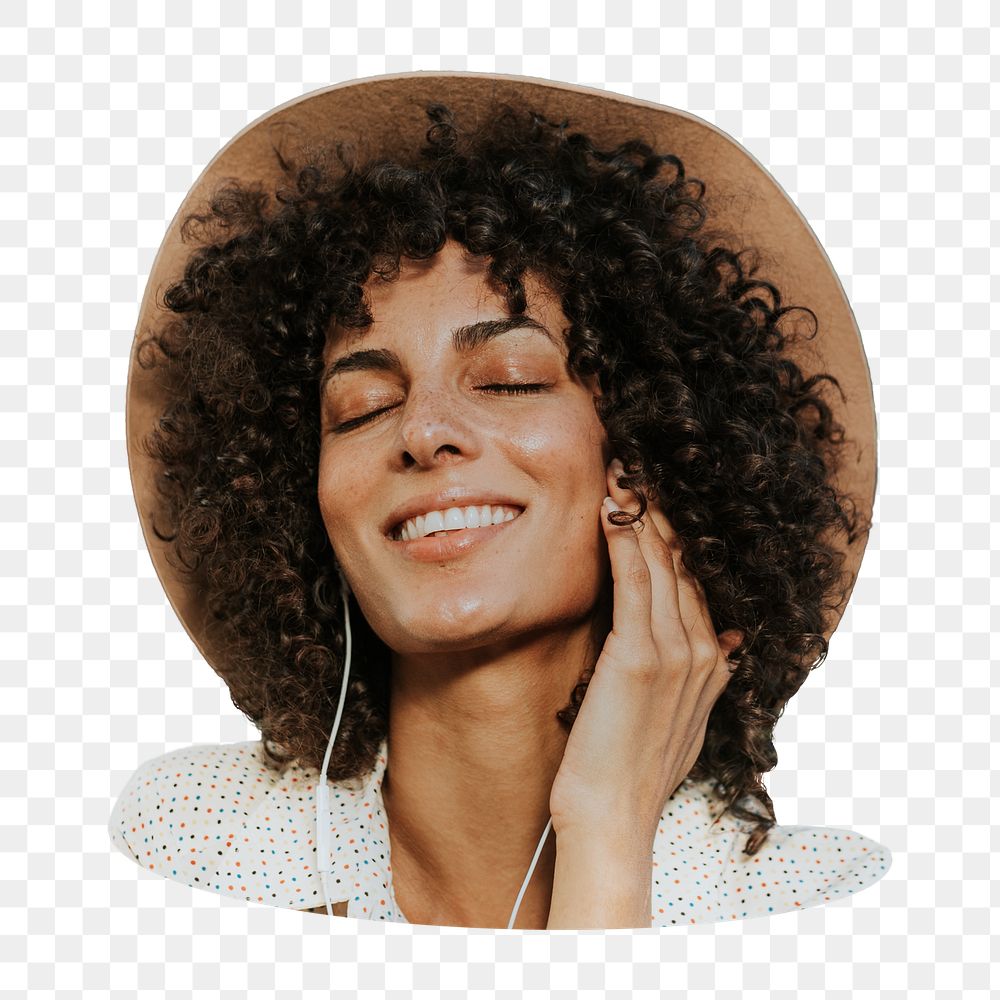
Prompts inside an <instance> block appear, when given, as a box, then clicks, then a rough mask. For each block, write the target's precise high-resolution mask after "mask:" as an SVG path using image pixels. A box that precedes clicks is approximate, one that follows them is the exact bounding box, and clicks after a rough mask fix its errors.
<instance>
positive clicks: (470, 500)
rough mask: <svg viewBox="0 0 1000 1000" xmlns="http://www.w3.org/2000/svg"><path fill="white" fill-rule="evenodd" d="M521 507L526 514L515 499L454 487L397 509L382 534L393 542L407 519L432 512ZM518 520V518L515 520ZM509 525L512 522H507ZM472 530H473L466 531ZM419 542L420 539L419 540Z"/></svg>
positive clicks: (481, 529)
mask: <svg viewBox="0 0 1000 1000" xmlns="http://www.w3.org/2000/svg"><path fill="white" fill-rule="evenodd" d="M484 504H489V505H490V506H491V507H500V506H505V507H519V508H520V509H521V512H522V513H523V512H524V506H525V505H524V504H523V503H521V501H520V500H515V499H514V498H513V497H510V496H504V495H503V494H500V493H484V492H481V491H476V490H473V489H470V488H469V487H464V486H453V487H451V488H450V489H447V490H440V491H439V492H437V493H421V494H419V495H418V496H415V497H410V499H409V500H407V501H405V502H404V503H401V504H400V505H399V506H398V507H396V508H395V509H394V510H393V511H392V512H391V513H390V514H389V515H388V517H387V518H386V519H385V521H383V522H382V534H383V535H384V536H385V537H386V538H388V539H389V540H390V541H392V534H393V532H394V531H395V530H396V528H397V527H399V526H400V525H401V524H402V523H403V522H404V521H405V520H406V519H407V518H410V517H416V515H417V514H425V513H427V511H431V510H447V508H449V507H482V506H483V505H484ZM515 520H517V518H515ZM506 523H507V524H511V523H512V522H510V521H507V522H506ZM466 530H472V529H466ZM474 530H476V531H484V532H485V531H488V530H489V529H487V528H476V529H474ZM418 540H419V539H418Z"/></svg>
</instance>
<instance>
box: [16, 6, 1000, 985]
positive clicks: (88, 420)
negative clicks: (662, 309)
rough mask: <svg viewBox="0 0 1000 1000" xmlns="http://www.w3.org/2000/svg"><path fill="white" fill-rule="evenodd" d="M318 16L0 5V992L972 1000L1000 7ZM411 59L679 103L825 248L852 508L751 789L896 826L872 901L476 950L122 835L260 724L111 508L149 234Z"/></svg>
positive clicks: (983, 822)
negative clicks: (849, 532) (355, 83)
mask: <svg viewBox="0 0 1000 1000" xmlns="http://www.w3.org/2000/svg"><path fill="white" fill-rule="evenodd" d="M327 6H328V5H325V4H315V5H313V4H309V5H303V4H302V3H301V2H290V0H282V2H281V3H277V4H274V5H273V6H272V5H271V4H266V5H265V4H254V5H253V13H252V18H253V20H252V21H251V22H250V23H248V22H247V15H246V13H245V11H244V9H243V5H242V4H239V3H235V2H229V3H222V4H221V5H220V4H217V3H213V2H209V0H199V2H197V3H192V2H190V0H172V2H170V3H166V4H165V3H162V2H160V3H145V4H142V5H141V8H142V14H141V18H142V20H141V21H139V22H138V23H137V20H136V17H137V15H136V12H135V10H134V5H133V4H131V3H126V2H123V0H112V2H111V3H107V2H105V3H96V2H95V3H93V4H90V3H88V4H86V5H82V4H81V3H79V2H76V3H74V2H69V0H67V2H59V3H58V4H54V3H53V2H52V0H31V2H30V3H28V2H25V0H20V2H17V0H5V2H4V3H3V4H2V5H0V47H2V56H0V79H2V86H0V200H2V210H0V303H2V305H0V331H2V333H0V358H2V360H0V372H2V375H0V386H2V388H0V413H2V419H0V466H2V467H3V471H2V474H0V623H2V628H3V633H4V636H3V640H2V648H0V658H2V661H3V662H2V670H0V686H2V689H3V690H2V692H0V738H2V740H3V744H4V746H3V751H2V761H3V764H2V768H3V770H2V792H3V797H4V801H3V818H2V826H0V830H2V849H3V863H4V867H3V871H2V873H0V878H2V886H0V919H2V921H3V926H2V934H0V962H2V968H0V985H2V988H3V989H4V990H5V991H9V993H8V992H4V994H3V995H4V996H8V995H10V996H14V995H20V994H21V993H22V992H23V991H32V992H36V991H37V992H46V993H48V991H52V990H54V991H58V992H57V994H56V995H57V996H60V997H71V996H76V995H77V994H78V993H81V992H93V993H96V994H102V995H106V994H107V993H108V992H109V991H116V993H115V995H117V996H122V997H124V996H131V995H133V994H135V993H136V992H139V991H141V994H142V995H143V996H162V995H164V994H167V992H168V991H170V993H169V995H172V996H188V995H190V994H191V993H194V992H200V991H202V990H204V991H206V992H215V991H216V990H219V989H221V990H222V991H224V992H223V995H224V996H227V995H228V996H233V997H236V996H240V995H242V994H243V993H244V992H246V991H248V990H258V989H263V990H266V991H268V992H277V993H278V995H280V996H287V997H292V996H298V995H300V994H301V993H303V992H307V991H309V992H312V991H314V990H315V991H318V992H320V993H322V994H323V995H327V994H329V995H331V996H335V997H348V996H355V995H388V996H392V997H409V996H432V995H442V994H443V995H445V996H452V997H460V996H462V997H464V996H466V995H469V996H474V997H479V996H509V997H515V996H520V995H522V994H523V995H525V996H529V997H532V996H542V995H548V994H549V991H553V992H552V995H555V996H565V997H570V996H576V995H579V996H582V997H590V996H597V995H611V996H621V997H625V996H626V995H628V994H630V993H634V994H635V995H636V996H639V997H645V996H675V997H682V996H685V995H687V994H689V993H693V994H700V995H704V994H705V993H714V994H715V995H718V996H720V997H732V998H736V997H740V998H743V997H763V996H773V997H779V998H789V1000H790V998H798V997H808V996H820V995H822V996H829V997H838V998H840V997H842V998H848V997H852V996H870V995H875V994H880V995H884V996H888V997H900V998H902V997H904V996H905V997H911V996H931V995H933V996H941V997H956V998H957V997H959V996H960V995H963V996H976V995H978V996H985V995H986V994H987V992H988V988H989V986H990V984H991V979H992V981H993V982H994V983H995V982H996V979H997V975H996V973H997V966H996V965H995V964H993V965H991V964H990V948H991V944H992V945H993V952H994V954H996V953H997V937H996V935H995V934H993V935H991V927H990V923H991V919H990V918H991V916H992V907H993V906H994V905H995V903H996V899H997V896H996V887H997V882H996V881H995V879H996V877H997V872H996V866H995V864H994V863H993V859H992V857H991V848H993V846H994V844H995V842H996V840H995V837H994V835H993V831H992V822H993V820H994V817H995V810H994V809H993V807H992V803H991V793H993V792H995V791H996V789H997V783H996V780H995V774H994V768H995V765H996V755H995V754H994V752H993V751H992V748H991V744H990V737H991V734H993V733H995V721H994V718H993V709H994V705H995V700H994V698H993V696H992V692H991V689H990V683H989V680H990V678H989V671H990V661H991V656H992V654H993V651H994V646H993V643H992V642H991V640H992V638H993V635H992V631H993V630H994V629H995V628H996V624H997V618H996V616H995V615H994V614H993V613H992V611H993V608H992V605H993V597H994V595H995V593H996V590H995V588H994V587H993V585H992V577H993V576H994V575H996V571H997V568H998V561H997V558H996V554H995V552H994V551H993V549H994V546H995V539H996V533H995V532H994V531H992V530H991V526H992V521H993V520H994V519H995V516H996V511H997V506H996V504H995V502H994V501H993V500H992V497H993V494H994V492H995V489H994V487H995V486H996V485H997V477H996V474H995V473H993V472H992V471H991V466H992V464H993V463H994V462H996V461H997V451H996V449H995V447H993V446H992V439H993V438H994V437H995V436H996V432H997V430H998V427H997V422H996V419H995V418H994V415H993V414H994V411H995V410H996V408H997V404H998V403H1000V398H998V395H997V391H996V390H995V389H994V388H993V382H994V375H995V371H996V369H995V368H994V367H993V366H994V360H993V357H992V354H993V352H995V351H996V347H995V345H991V342H990V341H991V329H992V327H994V326H995V325H996V317H997V309H996V306H995V305H994V302H993V301H992V299H995V298H996V297H997V294H996V293H997V285H996V283H995V279H993V278H992V275H993V273H994V272H995V271H996V269H997V267H996V265H997V263H998V260H997V254H996V253H995V252H994V251H993V250H992V247H991V243H993V242H996V239H997V220H996V202H995V200H994V198H993V197H992V188H994V187H995V186H996V182H997V174H996V172H995V171H996V169H997V168H995V167H993V166H992V164H993V163H994V161H995V160H996V159H997V157H998V154H1000V148H998V145H997V142H996V140H995V139H994V138H991V135H993V134H995V133H996V132H997V117H996V113H991V110H990V109H991V108H992V107H994V106H1000V101H998V97H1000V94H998V93H997V87H996V84H994V83H992V82H991V80H994V79H996V78H997V76H998V74H997V58H998V57H997V56H996V55H994V54H993V53H994V48H995V46H994V43H995V41H996V40H997V29H996V27H993V26H991V24H990V20H991V18H992V19H993V20H994V23H995V22H996V18H997V13H996V10H997V8H996V7H994V8H993V10H992V11H991V9H990V5H989V4H988V3H986V2H979V3H969V4H962V3H958V2H944V3H940V4H937V5H933V4H930V3H926V2H924V3H913V2H911V3H904V2H902V0H899V2H894V3H882V4H880V3H877V2H873V0H860V2H856V3H849V2H840V0H834V2H830V3H826V4H823V3H819V2H816V3H810V4H795V3H793V2H790V0H785V2H776V3H773V4H770V5H762V4H758V3H746V4H740V3H738V2H723V0H718V2H714V3H713V2H710V0H694V2H691V3H688V4H684V3H670V4H663V5H662V7H663V8H665V9H664V10H663V11H661V10H660V7H661V5H660V4H658V3H646V2H643V3H639V2H636V3H632V4H630V3H628V2H625V0H616V2H614V3H608V4H607V5H605V4H603V3H580V4H576V3H570V2H565V0H551V2H546V0H528V2H522V0H497V2H496V3H495V4H494V3H492V2H490V3H474V4H468V5H466V4H463V3H459V2H455V0H441V2H440V4H438V3H421V2H412V3H396V2H388V3H383V2H370V0H364V2H338V3H335V4H332V5H329V6H333V7H334V8H335V12H334V14H333V15H332V16H331V15H330V13H329V11H328V10H327V9H326V8H327ZM666 8H669V9H666ZM81 9H85V11H86V13H82V12H81ZM85 18H86V19H85ZM431 68H441V69H471V70H482V71H498V72H508V73H525V74H529V75H534V76H541V77H548V78H554V79H560V80H568V81H576V82H579V83H581V84H586V85H592V86H603V87H606V88H608V89H611V90H615V91H619V92H621V93H625V94H633V95H636V96H638V97H644V98H649V99H652V100H656V101H661V102H662V103H665V104H669V105H673V106H676V107H680V108H685V109H688V110H690V111H692V112H694V113H695V114H697V115H700V116H702V117H704V118H706V119H708V120H709V121H712V122H715V123H716V124H718V125H719V126H721V127H722V128H723V129H725V130H726V131H728V132H729V133H730V134H732V135H733V136H735V137H736V138H737V139H739V140H740V141H741V142H743V143H744V144H745V145H746V146H747V147H749V149H750V150H751V151H752V152H753V153H754V154H755V155H756V156H757V157H758V158H759V159H760V160H761V161H762V162H763V163H764V164H765V165H766V166H768V167H769V169H770V170H771V171H772V172H773V173H774V174H775V176H776V177H777V178H778V180H779V181H780V182H781V183H782V184H783V185H784V187H785V188H786V190H787V191H788V192H789V193H790V195H791V196H792V197H793V199H794V200H795V201H796V202H797V204H798V205H799V206H800V207H801V209H802V210H803V212H804V213H805V215H806V217H807V218H808V219H809V221H810V222H811V224H812V225H813V227H814V228H815V230H816V233H817V235H818V236H819V238H820V239H821V241H822V242H823V244H824V246H825V247H826V248H827V251H828V252H829V254H830V257H831V259H832V260H833V263H834V265H835V267H836V268H837V271H838V272H839V274H840V275H841V278H842V280H843V282H844V285H845V287H846V290H847V293H848V296H849V298H850V300H851V302H852V303H853V306H854V309H855V312H856V315H857V318H858V321H859V324H860V326H861V329H862V331H863V335H864V342H865V345H866V348H867V351H868V354H869V358H870V362H871V372H872V378H873V381H874V383H875V398H876V405H877V409H878V413H879V433H880V443H879V452H880V474H879V494H878V499H877V504H876V509H875V520H876V528H875V530H874V532H873V534H872V536H871V541H870V544H869V546H868V550H867V554H866V557H865V561H864V565H863V567H862V572H861V578H860V580H859V582H858V584H857V587H856V589H855V592H854V597H853V600H852V603H851V606H850V608H849V610H848V612H847V614H846V616H845V618H844V621H843V624H842V625H841V627H840V629H839V631H838V632H837V633H836V635H835V637H834V639H833V642H832V644H831V651H830V656H829V659H828V660H827V662H826V663H825V664H824V666H823V667H821V668H820V669H819V670H818V671H816V672H815V673H814V674H813V675H812V677H811V678H810V680H809V682H808V684H807V686H806V688H805V689H803V691H802V692H800V694H799V696H798V697H797V698H796V699H795V700H794V702H793V703H792V705H791V706H790V707H789V709H788V711H787V712H786V713H785V715H784V717H783V718H782V720H781V722H780V724H779V726H778V748H779V753H780V757H781V760H780V764H779V766H778V768H777V770H776V771H775V772H774V773H773V774H772V775H771V776H770V779H769V788H770V791H771V794H772V796H773V798H774V800H775V804H776V808H777V813H778V819H779V822H781V823H786V824H787V823H804V824H811V825H825V826H840V827H850V828H853V829H856V830H858V831H860V832H862V833H864V834H866V835H868V836H871V837H873V838H875V839H876V840H878V841H880V842H882V843H884V844H886V845H888V846H889V847H890V848H891V849H892V851H893V852H894V861H893V866H892V869H891V871H890V872H889V874H888V875H887V876H885V878H884V879H883V880H882V881H881V882H879V883H878V884H877V885H876V886H874V887H872V888H870V889H867V890H865V891H864V892H862V893H860V894H859V895H857V896H853V897H850V898H848V899H846V900H843V901H839V902H836V903H833V904H829V905H826V906H823V907H817V908H814V909H809V910H806V911H803V912H800V913H793V914H781V915H778V916H775V917H771V918H766V919H756V920H749V921H743V922H734V923H732V924H722V925H714V924H713V925H703V926H695V927H690V928H687V929H678V930H676V931H675V930H670V931H666V930H662V931H648V932H647V931H609V932H580V933H575V932H556V933H551V934H546V933H537V932H536V933H530V932H529V933H525V932H516V931H515V932H506V931H478V930H462V929H449V928H440V929H439V928H428V927H419V926H418V927H411V926H404V925H382V924H368V923H364V922H360V923H356V922H354V921H348V920H335V921H332V922H328V921H325V920H320V919H318V918H311V917H305V916H303V915H301V914H297V913H293V912H288V911H280V910H275V909H272V908H270V907H264V906H247V905H246V904H243V903H235V902H233V901H231V900H227V899H224V898H222V897H217V896H215V895H214V894H209V893H205V892H196V891H193V890H190V889H187V888H185V887H183V886H180V885H177V884H175V883H172V882H168V881H164V880H162V879H160V878H159V877H156V876H153V875H149V874H147V873H145V872H143V871H141V870H140V869H139V868H138V867H137V866H135V865H134V864H131V863H130V862H129V861H128V860H127V859H125V858H124V857H122V856H121V855H118V854H117V853H113V852H112V848H111V846H110V844H109V842H108V836H107V832H106V828H105V825H106V823H107V819H108V816H109V812H110V809H111V805H112V802H113V800H114V798H115V797H116V796H117V794H118V793H119V791H120V790H121V788H122V787H123V785H124V783H125V780H126V779H127V777H128V776H129V775H130V774H131V773H132V771H133V770H134V769H135V768H136V767H137V766H138V765H139V764H141V763H142V762H144V761H145V760H148V759H149V758H150V757H153V756H155V755H158V754H160V753H163V752H165V751H167V750H170V749H174V748H177V747H181V746H186V745H188V744H191V743H202V742H231V741H237V740H245V739H253V738H256V736H257V733H256V731H255V730H254V729H253V728H252V727H251V726H250V725H249V724H248V723H247V721H246V720H245V718H244V717H243V716H242V715H241V714H240V713H238V712H237V711H236V710H235V709H234V707H233V706H232V703H231V702H230V700H229V697H228V693H227V691H226V690H225V688H224V687H223V686H222V685H221V683H220V682H219V680H218V679H217V678H216V676H215V674H214V673H213V672H212V670H211V669H210V668H209V667H208V666H207V665H206V664H205V663H204V662H203V661H202V660H201V659H200V657H199V656H198V654H197V653H196V651H195V650H194V648H193V646H192V644H191V642H190V640H189V639H188V638H187V636H186V634H185V633H184V632H183V630H182V629H181V628H180V627H179V625H178V623H177V620H176V619H175V617H174V616H173V614H172V612H171V611H170V609H169V607H168V606H167V603H166V601H165V598H164V595H163V593H162V592H161V589H160V587H159V585H158V583H157V580H156V577H155V574H154V573H153V570H152V567H151V565H150V562H149V559H148V557H147V555H146V552H145V549H144V546H143V542H142V538H141V534H140V531H139V527H138V524H137V520H136V514H135V510H134V507H133V503H132V495H131V491H130V487H129V478H128V472H127V466H126V455H125V448H124V442H123V436H124V417H123V401H124V390H125V380H126V360H127V357H128V352H129V346H130V342H131V339H132V336H133V330H134V325H135V320H136V311H137V305H138V302H139V300H140V298H141V295H142V292H143V288H144V286H145V282H146V278H147V275H148V271H149V268H150V265H151V264H152V261H153V257H154V254H155V252H156V250H157V247H158V246H159V243H160V240H161V238H162V236H163V233H164V231H165V228H166V225H167V223H168V221H169V220H170V218H171V217H172V216H173V213H174V212H175V210H176V208H177V206H178V205H179V203H180V201H181V199H182V198H183V196H184V194H185V193H186V191H187V190H188V187H189V186H190V184H191V183H192V182H193V181H194V179H195V178H196V176H197V175H198V173H199V172H200V170H201V168H202V167H203V166H204V164H205V163H207V162H208V160H209V159H210V158H211V156H212V155H213V154H214V153H215V152H216V151H217V150H218V149H219V147H220V146H221V145H222V144H223V143H224V142H225V141H226V140H227V139H229V138H230V137H231V136H232V135H233V134H234V133H236V132H237V131H238V130H239V129H240V128H242V127H243V126H244V125H245V124H247V123H248V122H250V121H252V120H253V119H255V118H256V117H258V116H259V115H261V114H263V113H264V112H266V111H267V110H269V109H270V108H272V107H273V106H274V105H276V104H279V103H281V102H284V101H286V100H289V99H291V98H293V97H296V96H297V95H299V94H302V93H304V92H306V91H309V90H313V89H316V88H318V87H321V86H324V85H327V84H329V83H332V82H336V81H340V80H345V79H349V78H352V77H357V76H370V75H375V74H381V73H387V72H398V71H404V70H411V69H431ZM991 347H992V351H991ZM991 459H992V461H991ZM331 923H332V926H331ZM626 991H628V993H627V992H626Z"/></svg>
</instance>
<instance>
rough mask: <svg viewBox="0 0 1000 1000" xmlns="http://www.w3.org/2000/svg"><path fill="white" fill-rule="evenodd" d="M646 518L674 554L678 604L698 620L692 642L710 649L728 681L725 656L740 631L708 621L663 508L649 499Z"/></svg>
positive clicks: (703, 600)
mask: <svg viewBox="0 0 1000 1000" xmlns="http://www.w3.org/2000/svg"><path fill="white" fill-rule="evenodd" d="M649 519H650V521H651V522H652V523H653V524H654V525H655V526H656V529H657V531H658V532H659V533H660V534H661V535H662V536H663V537H664V538H665V539H666V540H667V542H668V544H669V546H670V548H671V552H672V553H673V556H674V565H675V567H676V577H677V593H678V605H679V607H680V609H681V615H682V617H683V618H684V620H685V621H686V622H692V621H693V619H694V616H695V615H697V616H698V621H697V623H696V624H694V625H693V626H692V629H691V631H692V635H693V637H694V638H695V640H696V641H700V642H702V643H703V644H704V649H705V650H706V652H707V651H708V650H711V651H712V652H713V654H714V655H715V656H716V658H717V659H718V660H719V668H720V674H721V678H722V680H723V681H724V683H728V681H729V678H730V676H731V671H730V666H729V664H728V661H727V658H728V656H729V654H730V653H731V652H732V650H733V649H735V648H736V646H738V645H739V643H740V642H741V641H742V640H743V633H742V632H740V631H739V630H738V629H729V630H727V631H726V632H722V633H719V634H716V630H715V625H714V623H713V621H712V612H711V609H710V607H709V604H708V597H707V596H706V594H705V588H704V586H703V585H702V583H701V581H700V580H699V579H698V578H697V577H696V576H694V574H693V573H691V572H690V571H689V570H688V568H687V567H686V566H685V565H684V561H683V548H682V547H681V542H680V537H679V536H678V534H677V532H676V530H675V529H674V527H673V525H672V524H671V523H670V520H669V519H668V518H667V515H666V514H665V513H664V511H663V507H662V506H661V505H660V504H659V503H658V502H657V501H655V500H650V501H649Z"/></svg>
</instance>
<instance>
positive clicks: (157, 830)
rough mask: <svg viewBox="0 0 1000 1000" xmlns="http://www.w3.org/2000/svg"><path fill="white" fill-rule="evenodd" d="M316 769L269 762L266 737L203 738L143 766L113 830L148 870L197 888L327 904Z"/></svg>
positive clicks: (120, 803) (294, 905) (297, 904)
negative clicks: (319, 856) (318, 867)
mask: <svg viewBox="0 0 1000 1000" xmlns="http://www.w3.org/2000/svg"><path fill="white" fill-rule="evenodd" d="M315 782H316V774H315V772H314V771H304V770H302V769H300V768H299V767H298V766H297V764H295V763H293V764H290V765H289V766H287V767H286V768H285V769H284V771H278V770H277V769H275V768H273V767H272V766H269V764H268V762H267V760H266V757H265V755H264V748H263V744H262V742H261V741H260V740H256V741H248V742H244V743H228V744H198V745H195V746H189V747H184V748H183V749H180V750H173V751H170V752H169V753H166V754H163V755H161V756H159V757H155V758H153V759H151V760H148V761H146V762H145V763H144V764H142V765H141V766H140V767H139V768H138V769H137V770H136V771H135V772H134V773H133V774H132V776H131V777H130V778H129V780H128V782H127V783H126V785H125V787H124V788H123V789H122V792H121V794H120V795H119V797H118V799H117V801H116V802H115V806H114V809H113V810H112V813H111V817H110V819H109V821H108V832H109V835H110V837H111V841H112V843H113V844H114V845H115V846H116V847H117V848H118V849H119V850H120V851H121V852H122V853H123V854H125V855H126V856H127V857H129V858H131V859H132V860H133V861H135V862H136V863H137V864H138V865H140V866H141V867H142V868H144V869H146V870H148V871H151V872H154V873H156V874H158V875H160V876H162V877H164V878H169V879H172V880H173V881H177V882H181V883H183V884H185V885H189V886H191V887H192V888H198V889H206V890H208V891H211V892H216V893H219V894H221V895H227V896H232V897H236V898H239V899H244V900H247V901H252V902H259V903H266V904H269V905H271V906H278V907H286V908H290V909H308V908H311V907H316V906H321V905H322V903H323V895H322V890H321V887H320V884H319V879H318V877H317V875H316V873H315V860H316V848H315V843H314V839H313V831H314V827H315V818H314V817H313V816H312V811H311V809H310V805H311V804H312V803H313V801H314V799H313V789H314V788H315Z"/></svg>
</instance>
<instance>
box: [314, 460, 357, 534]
mask: <svg viewBox="0 0 1000 1000" xmlns="http://www.w3.org/2000/svg"><path fill="white" fill-rule="evenodd" d="M316 499H317V502H318V504H319V510H320V515H321V516H322V518H323V524H324V525H325V526H326V531H327V535H329V536H330V541H331V542H333V541H334V540H335V539H334V530H335V529H337V528H338V527H339V528H340V529H341V530H343V526H344V524H345V522H346V519H347V518H348V516H349V512H350V508H351V486H350V476H348V475H345V472H344V464H343V462H342V461H341V460H340V458H339V457H338V458H337V459H336V460H334V458H333V457H332V456H331V455H330V454H329V453H328V452H323V451H321V453H320V460H319V468H318V470H317V482H316Z"/></svg>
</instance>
